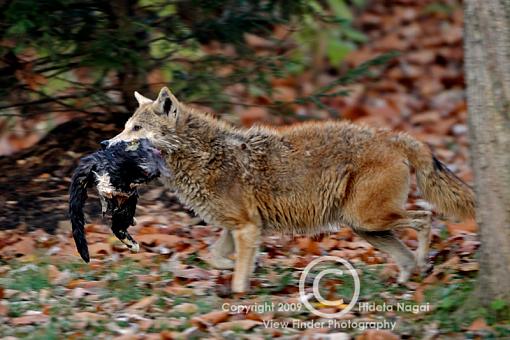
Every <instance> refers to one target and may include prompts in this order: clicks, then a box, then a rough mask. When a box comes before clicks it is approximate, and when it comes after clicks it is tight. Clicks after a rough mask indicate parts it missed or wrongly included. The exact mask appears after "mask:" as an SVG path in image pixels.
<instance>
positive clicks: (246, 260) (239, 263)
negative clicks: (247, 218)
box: [232, 223, 260, 293]
mask: <svg viewBox="0 0 510 340" xmlns="http://www.w3.org/2000/svg"><path fill="white" fill-rule="evenodd" d="M232 233H233V236H234V242H235V248H236V263H235V268H234V278H233V279H232V292H234V293H244V292H246V291H247V290H248V288H249V286H250V276H251V274H252V272H253V269H254V265H255V256H256V254H257V249H258V246H259V242H260V228H258V227H257V226H256V225H255V224H251V223H250V224H246V225H244V226H242V227H241V228H239V229H235V230H233V231H232Z"/></svg>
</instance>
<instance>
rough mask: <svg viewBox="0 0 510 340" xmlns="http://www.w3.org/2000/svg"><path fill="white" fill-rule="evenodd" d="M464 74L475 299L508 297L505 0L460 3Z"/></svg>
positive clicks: (508, 34)
mask: <svg viewBox="0 0 510 340" xmlns="http://www.w3.org/2000/svg"><path fill="white" fill-rule="evenodd" d="M464 20H465V45H464V47H465V58H466V59H465V60H466V63H465V72H466V79H467V98H468V107H469V115H468V117H469V118H468V122H469V130H470V138H471V155H472V164H473V169H474V174H475V191H476V194H477V210H476V215H477V222H478V225H479V226H480V242H481V245H480V272H479V276H478V283H477V289H476V290H475V296H474V298H475V301H476V302H477V303H479V304H480V305H483V306H487V305H488V304H490V303H491V302H492V301H493V300H495V299H503V300H506V301H510V0H488V1H481V0H466V1H465V19H464Z"/></svg>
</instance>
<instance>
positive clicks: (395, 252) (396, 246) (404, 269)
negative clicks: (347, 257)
mask: <svg viewBox="0 0 510 340" xmlns="http://www.w3.org/2000/svg"><path fill="white" fill-rule="evenodd" d="M356 232H357V233H358V234H359V235H360V236H361V237H363V238H364V239H365V240H367V241H368V242H369V243H370V244H372V245H373V246H374V247H375V248H377V249H379V250H381V251H383V252H385V253H387V254H389V255H390V256H391V257H392V258H393V260H395V262H396V263H397V266H398V268H399V270H400V274H399V276H398V278H397V281H398V283H404V282H406V281H407V280H409V277H410V276H411V274H412V273H413V270H414V268H416V259H415V257H414V254H413V252H412V251H411V250H409V248H407V247H406V246H405V244H404V243H402V241H400V240H399V239H398V238H396V237H395V235H393V232H392V231H391V230H384V231H365V230H359V229H356Z"/></svg>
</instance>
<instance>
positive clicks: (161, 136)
mask: <svg viewBox="0 0 510 340" xmlns="http://www.w3.org/2000/svg"><path fill="white" fill-rule="evenodd" d="M135 98H136V100H137V101H138V105H139V107H138V109H137V110H136V111H135V113H134V114H133V116H132V117H131V118H129V120H128V121H127V122H126V125H125V127H124V131H122V132H121V133H119V134H118V135H117V136H115V137H113V138H112V139H109V140H106V141H103V142H101V145H103V147H108V146H111V145H114V144H116V143H118V142H120V141H125V142H128V141H132V140H137V139H141V138H146V139H148V140H149V141H150V142H151V143H152V144H153V145H154V146H156V147H158V148H160V149H165V150H167V151H171V150H172V149H175V147H176V146H177V145H176V143H177V141H176V140H175V135H176V134H175V127H176V123H177V120H178V117H179V113H180V111H181V110H182V109H183V106H182V104H181V103H180V102H179V101H178V100H177V98H175V96H174V95H173V94H172V93H171V92H170V90H169V89H168V88H166V87H163V88H162V89H161V91H160V92H159V95H158V98H157V99H156V100H151V99H149V98H146V97H144V96H142V95H141V94H140V93H138V92H135Z"/></svg>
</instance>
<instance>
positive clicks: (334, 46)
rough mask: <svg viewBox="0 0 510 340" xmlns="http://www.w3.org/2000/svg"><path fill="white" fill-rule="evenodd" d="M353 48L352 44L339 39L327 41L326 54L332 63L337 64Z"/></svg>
mask: <svg viewBox="0 0 510 340" xmlns="http://www.w3.org/2000/svg"><path fill="white" fill-rule="evenodd" d="M353 49H354V46H353V45H352V44H349V43H347V42H343V41H339V40H330V41H328V47H327V55H328V58H329V61H330V62H331V64H333V65H339V64H340V63H341V62H342V60H344V58H345V57H346V56H347V54H349V52H351V51H352V50H353Z"/></svg>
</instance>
